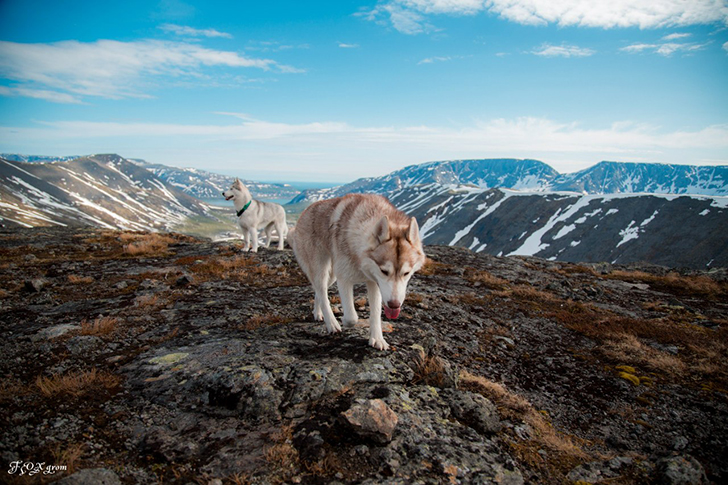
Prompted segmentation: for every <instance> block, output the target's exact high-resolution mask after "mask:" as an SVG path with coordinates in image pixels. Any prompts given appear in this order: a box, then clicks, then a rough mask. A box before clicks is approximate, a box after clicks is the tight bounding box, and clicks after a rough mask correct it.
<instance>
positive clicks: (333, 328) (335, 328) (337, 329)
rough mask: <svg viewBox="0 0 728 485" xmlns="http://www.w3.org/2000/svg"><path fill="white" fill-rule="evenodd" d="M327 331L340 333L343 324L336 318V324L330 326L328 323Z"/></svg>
mask: <svg viewBox="0 0 728 485" xmlns="http://www.w3.org/2000/svg"><path fill="white" fill-rule="evenodd" d="M326 331H327V332H328V333H339V332H341V325H339V322H337V321H336V320H334V324H333V325H332V326H329V324H328V323H327V324H326Z"/></svg>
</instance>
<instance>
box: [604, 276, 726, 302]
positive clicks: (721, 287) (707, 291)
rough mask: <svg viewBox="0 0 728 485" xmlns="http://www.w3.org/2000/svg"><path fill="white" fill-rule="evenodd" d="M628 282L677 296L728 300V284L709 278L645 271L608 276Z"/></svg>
mask: <svg viewBox="0 0 728 485" xmlns="http://www.w3.org/2000/svg"><path fill="white" fill-rule="evenodd" d="M606 278H609V279H616V280H621V281H627V282H632V283H634V282H640V283H647V284H649V285H651V286H653V287H654V288H655V289H658V290H661V291H667V292H669V293H672V294H676V295H690V296H700V297H703V298H707V299H709V300H719V299H720V300H723V301H725V300H726V299H728V283H721V282H718V281H715V280H714V279H712V278H710V277H708V276H702V275H698V276H683V275H680V274H678V273H676V272H674V271H673V272H670V273H668V274H666V275H654V274H650V273H646V272H644V271H621V270H617V271H612V272H611V273H610V274H609V275H607V276H606Z"/></svg>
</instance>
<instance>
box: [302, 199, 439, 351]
mask: <svg viewBox="0 0 728 485" xmlns="http://www.w3.org/2000/svg"><path fill="white" fill-rule="evenodd" d="M288 242H289V244H291V246H292V247H293V252H294V253H295V255H296V259H297V260H298V263H299V264H300V265H301V268H302V269H303V271H304V273H306V276H308V279H309V281H310V282H311V285H312V286H313V289H314V292H315V293H316V297H315V300H314V301H315V303H314V309H313V315H314V318H315V319H316V320H323V321H324V323H325V327H326V330H327V331H328V332H329V333H333V332H340V331H341V326H340V325H339V323H338V322H337V321H336V317H334V313H333V311H332V310H331V305H330V304H329V299H328V295H327V289H328V287H329V286H331V285H332V284H333V283H334V282H335V281H337V282H338V287H339V295H340V297H341V306H342V309H343V312H344V318H343V323H344V325H352V324H354V323H356V322H357V321H358V315H357V313H356V309H355V307H354V285H355V284H356V283H366V285H367V293H368V299H369V310H370V317H369V345H371V346H372V347H375V348H377V349H379V350H386V349H388V348H389V344H388V343H387V342H385V341H384V336H383V335H382V316H381V310H380V306H382V307H383V309H384V314H385V315H386V316H387V318H391V319H395V318H397V317H398V316H399V312H400V309H401V308H402V303H403V302H404V299H405V294H406V292H407V283H408V282H409V280H410V278H411V277H412V275H413V274H414V273H415V271H417V270H418V269H420V268H421V267H422V265H423V264H424V263H425V253H424V251H423V250H422V242H421V240H420V231H419V227H418V226H417V221H416V220H415V218H414V217H409V216H407V215H406V214H405V213H404V212H402V211H399V210H397V209H396V208H395V207H394V206H393V205H392V204H391V203H390V202H389V201H388V200H387V199H385V198H384V197H382V196H379V195H372V194H349V195H347V196H345V197H340V198H336V199H329V200H322V201H319V202H316V203H314V204H312V205H310V206H309V207H308V208H306V210H305V211H303V213H302V214H301V217H300V219H299V220H298V223H297V224H296V227H295V228H294V229H292V230H291V232H290V233H289V237H288Z"/></svg>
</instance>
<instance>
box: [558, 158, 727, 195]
mask: <svg viewBox="0 0 728 485" xmlns="http://www.w3.org/2000/svg"><path fill="white" fill-rule="evenodd" d="M549 190H567V191H575V192H587V193H589V194H617V193H631V194H636V193H649V194H704V195H728V166H718V167H704V166H702V167H701V166H694V165H667V164H659V163H623V162H600V163H598V164H596V165H594V166H593V167H589V168H587V169H586V170H582V171H580V172H575V173H571V174H564V175H560V176H559V177H557V178H556V179H555V180H554V181H553V182H552V183H551V185H550V187H549Z"/></svg>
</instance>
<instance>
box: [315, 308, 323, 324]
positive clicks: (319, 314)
mask: <svg viewBox="0 0 728 485" xmlns="http://www.w3.org/2000/svg"><path fill="white" fill-rule="evenodd" d="M313 319H314V320H315V321H317V322H323V321H324V312H322V311H321V310H318V311H316V310H314V312H313Z"/></svg>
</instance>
